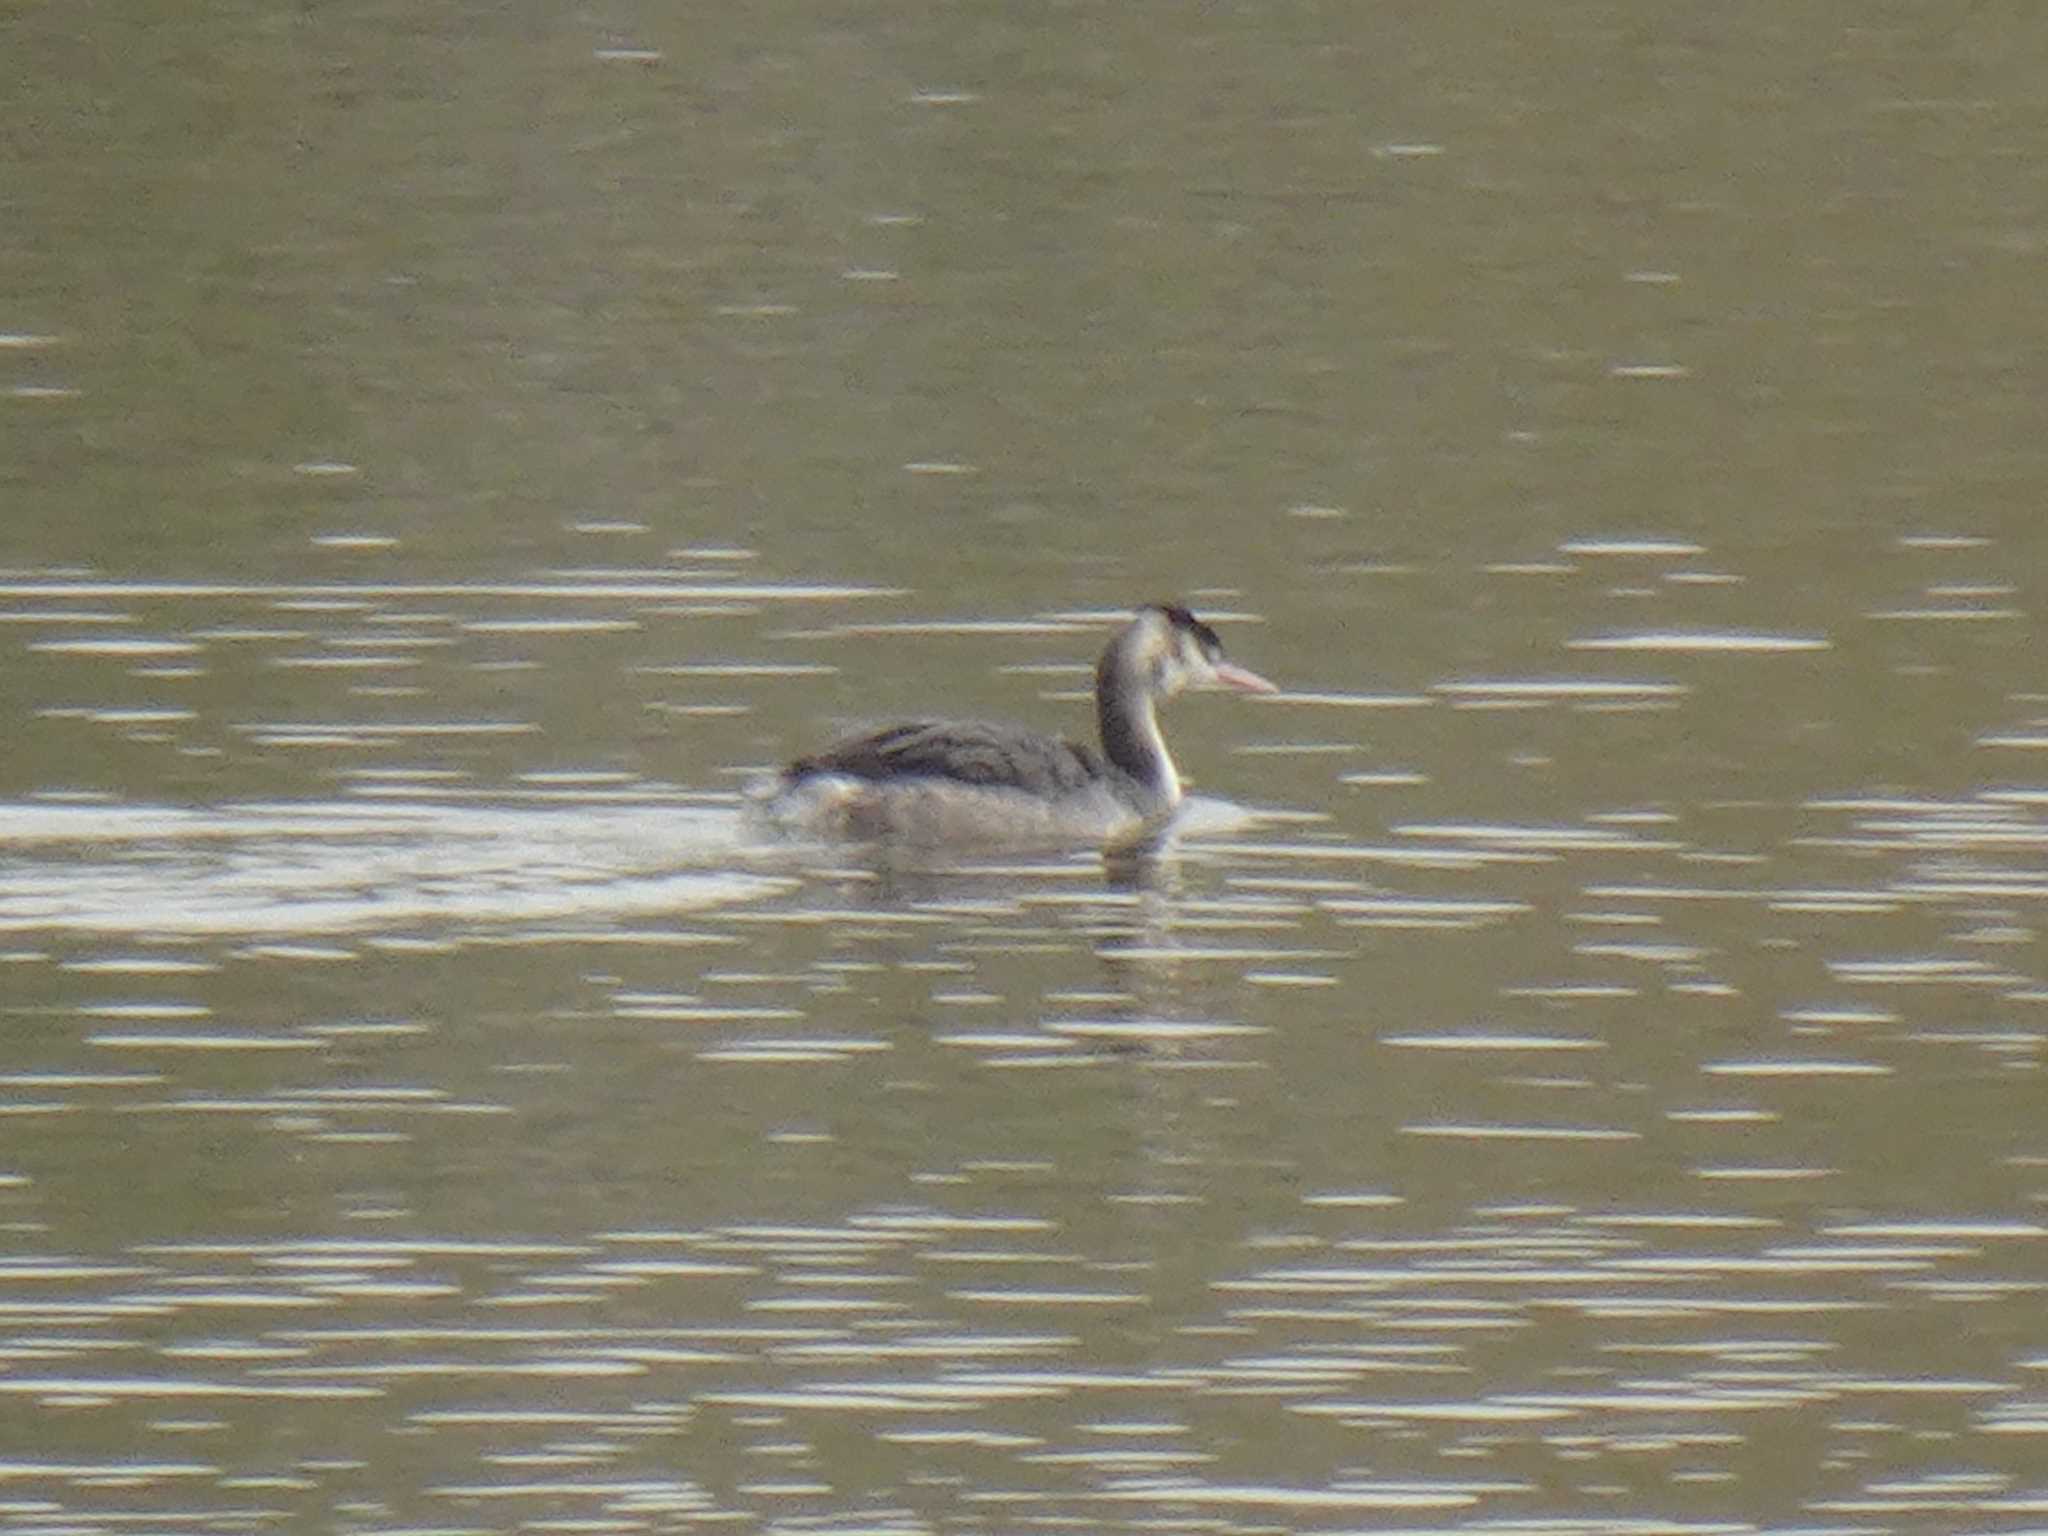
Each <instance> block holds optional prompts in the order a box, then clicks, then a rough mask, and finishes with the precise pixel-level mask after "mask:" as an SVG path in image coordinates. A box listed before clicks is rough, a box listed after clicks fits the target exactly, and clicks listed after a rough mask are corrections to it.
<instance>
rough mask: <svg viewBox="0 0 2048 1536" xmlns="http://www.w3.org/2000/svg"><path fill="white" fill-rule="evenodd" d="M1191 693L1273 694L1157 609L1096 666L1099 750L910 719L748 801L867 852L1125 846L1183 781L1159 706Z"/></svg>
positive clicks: (1164, 810)
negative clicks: (889, 847) (876, 848)
mask: <svg viewBox="0 0 2048 1536" xmlns="http://www.w3.org/2000/svg"><path fill="white" fill-rule="evenodd" d="M1187 688H1235V689H1238V690H1240V691H1243V692H1246V693H1274V692H1277V691H1278V690H1277V689H1276V688H1275V687H1274V685H1273V684H1272V683H1269V682H1267V681H1266V679H1265V678H1263V677H1261V676H1259V674H1258V673H1256V672H1252V671H1249V670H1247V669H1246V668H1244V667H1240V666H1238V665H1237V664H1236V663H1235V662H1232V661H1228V660H1226V659H1225V658H1224V655H1223V642H1222V641H1221V640H1220V639H1218V638H1217V635H1216V631H1215V630H1213V629H1211V628H1210V627H1209V626H1208V625H1207V624H1204V623H1203V622H1202V621H1201V620H1200V619H1198V618H1196V617H1195V616H1194V615H1193V614H1192V613H1190V612H1188V610H1187V609H1185V608H1181V607H1169V606H1165V605H1161V604H1152V605H1148V606H1146V607H1143V608H1140V609H1139V610H1138V611H1137V613H1136V615H1135V616H1133V618H1132V619H1131V621H1130V623H1128V624H1126V625H1125V626H1124V627H1123V628H1122V629H1121V630H1119V631H1118V632H1117V635H1116V637H1115V638H1114V639H1112V640H1111V641H1110V642H1109V645H1108V647H1107V648H1106V649H1105V650H1104V651H1103V653H1102V659H1101V660H1100V661H1098V662H1097V663H1096V665H1095V716H1096V723H1097V726H1098V729H1099V731H1100V733H1101V738H1102V747H1101V750H1100V751H1097V750H1096V749H1095V748H1093V747H1089V746H1084V745H1082V744H1081V743H1079V742H1073V741H1068V740H1066V739H1065V738H1064V737H1059V736H1048V735H1044V734H1042V733H1040V732H1038V731H1032V730H1026V729H1025V728H1024V727H1022V726H1015V725H983V724H979V723H976V722H972V721H958V720H906V721H903V722H901V723H900V724H896V725H888V726H884V727H882V728H881V729H880V730H876V731H868V732H864V733H862V734H860V735H857V736H849V737H846V738H845V739H843V740H840V741H836V742H834V743H833V744H832V745H831V746H829V747H827V748H825V749H824V750H823V751H822V752H815V753H812V754H811V755H809V756H807V757H800V758H798V759H797V760H796V761H795V762H793V763H791V764H790V765H789V766H788V767H786V768H784V769H783V770H782V771H781V772H780V773H779V774H776V775H774V776H773V777H772V778H770V779H768V780H766V781H765V782H763V783H762V784H760V785H758V786H756V787H755V788H753V789H752V790H750V791H749V795H750V799H751V800H752V802H753V806H754V808H755V811H756V813H757V815H758V816H759V817H760V818H761V819H762V820H763V821H765V823H766V824H767V825H768V826H769V827H770V828H772V829H774V830H775V831H778V832H780V833H783V834H785V835H796V836H805V837H822V838H845V839H853V840H857V841H863V842H869V841H876V842H904V843H915V844H931V845H952V844H977V843H978V844H984V845H986V844H1013V845H1014V844H1024V843H1032V844H1051V843H1077V842H1105V843H1116V842H1123V841H1127V840H1130V839H1133V838H1140V837H1143V836H1145V835H1147V834H1148V833H1149V832H1150V831H1152V830H1153V829H1155V828H1163V827H1164V826H1165V825H1166V823H1167V822H1168V821H1169V820H1170V819H1171V817H1172V815H1173V813H1174V811H1175V810H1176V809H1177V808H1178V807H1179V805H1180V803H1181V781H1180V773H1179V771H1178V770H1176V769H1175V767H1174V765H1173V758H1172V756H1171V755H1170V754H1169V753H1168V752H1167V750H1166V739H1165V738H1164V737H1163V736H1161V735H1160V733H1159V705H1160V704H1161V703H1162V702H1164V701H1165V700H1167V699H1170V698H1172V697H1173V696H1174V695H1175V694H1177V693H1179V692H1181V691H1182V690H1183V689H1187Z"/></svg>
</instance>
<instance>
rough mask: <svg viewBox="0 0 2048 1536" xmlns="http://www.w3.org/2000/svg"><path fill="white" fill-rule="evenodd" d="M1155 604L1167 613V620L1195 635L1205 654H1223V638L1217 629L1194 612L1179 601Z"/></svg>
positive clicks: (1196, 641)
mask: <svg viewBox="0 0 2048 1536" xmlns="http://www.w3.org/2000/svg"><path fill="white" fill-rule="evenodd" d="M1153 606H1154V607H1155V608H1157V609H1158V610H1159V611H1160V612H1161V613H1163V614H1165V615H1166V622H1167V623H1169V624H1171V625H1172V626H1173V627H1174V628H1175V629H1179V630H1185V631H1186V632H1187V633H1188V634H1190V635H1192V636H1194V638H1195V643H1196V644H1197V645H1199V646H1200V647H1201V648H1202V653H1203V654H1204V655H1205V656H1220V655H1222V654H1223V640H1222V638H1221V637H1220V636H1219V635H1218V634H1217V633H1216V631H1215V630H1213V629H1211V628H1210V627H1209V626H1208V625H1206V624H1204V623H1203V622H1202V621H1201V620H1200V619H1198V618H1196V617H1195V616H1194V614H1192V613H1190V612H1189V611H1188V610H1187V609H1186V608H1184V607H1182V606H1181V605H1180V604H1179V603H1155V604H1153Z"/></svg>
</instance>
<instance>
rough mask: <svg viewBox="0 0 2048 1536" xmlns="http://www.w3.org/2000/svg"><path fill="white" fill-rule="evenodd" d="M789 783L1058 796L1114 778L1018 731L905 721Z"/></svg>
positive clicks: (794, 770)
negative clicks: (893, 783)
mask: <svg viewBox="0 0 2048 1536" xmlns="http://www.w3.org/2000/svg"><path fill="white" fill-rule="evenodd" d="M788 772H789V777H790V778H792V779H796V778H802V777H803V776H804V775H805V774H810V773H843V774H848V775H850V776H852V777H854V778H857V779H877V780H880V779H939V780H946V781H950V782H952V783H955V784H972V785H976V786H979V787H982V788H988V789H1017V790H1023V791H1026V792H1027V793H1030V794H1038V795H1057V794H1065V793H1068V792H1071V791H1074V790H1080V789H1086V788H1087V787H1088V786H1089V785H1091V784H1094V783H1097V782H1099V781H1100V780H1101V779H1103V778H1104V777H1106V776H1107V773H1108V769H1107V768H1106V767H1105V766H1104V764H1103V761H1102V758H1101V756H1100V754H1098V753H1097V752H1095V751H1094V750H1093V749H1092V748H1089V747H1084V746H1081V745H1080V744H1079V743H1077V742H1072V741H1067V740H1065V739H1063V738H1061V737H1058V736H1047V735H1044V734H1043V733H1041V732H1038V731H1030V730H1025V729H1024V728H1023V727H1021V726H1015V725H980V724H974V723H969V722H962V721H957V720H906V721H904V722H903V723H901V724H900V725H889V726H884V727H882V729H880V730H878V731H870V732H868V733H867V734H865V735H861V736H848V737H845V738H843V739H842V740H839V741H836V742H834V743H833V744H832V745H831V746H829V747H827V748H825V749H824V750H823V751H822V752H814V753H812V754H811V755H810V756H808V757H800V758H798V759H797V760H796V761H795V762H793V763H791V764H790V765H789V770H788Z"/></svg>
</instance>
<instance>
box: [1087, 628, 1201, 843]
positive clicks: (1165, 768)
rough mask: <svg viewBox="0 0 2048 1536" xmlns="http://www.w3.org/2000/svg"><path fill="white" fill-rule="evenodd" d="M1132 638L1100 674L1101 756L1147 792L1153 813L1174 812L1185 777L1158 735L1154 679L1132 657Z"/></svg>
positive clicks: (1112, 651)
mask: <svg viewBox="0 0 2048 1536" xmlns="http://www.w3.org/2000/svg"><path fill="white" fill-rule="evenodd" d="M1129 639H1130V635H1129V634H1128V633H1126V635H1124V636H1122V637H1120V638H1119V639H1118V640H1117V641H1115V642H1113V643H1112V644H1111V645H1110V647H1109V649H1108V650H1106V651H1104V652H1103V653H1102V660H1101V661H1100V662H1098V663H1097V664H1096V668H1095V720H1096V725H1097V727H1098V728H1099V729H1100V730H1101V732H1102V755H1103V756H1104V757H1106V758H1108V759H1109V760H1110V762H1111V763H1113V764H1115V765H1116V766H1117V767H1118V768H1121V769H1122V770H1123V771H1124V772H1125V773H1127V774H1129V775H1130V776H1131V778H1133V779H1134V780H1136V781H1137V783H1138V786H1139V787H1140V788H1141V789H1143V790H1144V791H1145V794H1146V798H1147V799H1148V800H1150V801H1152V802H1153V804H1152V805H1151V807H1150V809H1152V810H1170V809H1172V808H1173V807H1174V806H1176V805H1178V804H1179V803H1180V774H1179V773H1178V772H1177V771H1175V769H1174V766H1173V758H1172V757H1171V756H1170V755H1169V754H1168V752H1167V750H1166V738H1165V737H1163V736H1161V735H1160V734H1159V714H1158V711H1157V709H1156V708H1155V707H1154V704H1153V698H1152V686H1151V679H1150V678H1149V677H1148V676H1147V674H1146V668H1145V665H1144V662H1143V659H1142V658H1141V657H1139V656H1136V655H1133V654H1131V653H1132V651H1133V650H1134V649H1135V647H1134V646H1132V645H1130V644H1129V643H1127V642H1128V641H1129Z"/></svg>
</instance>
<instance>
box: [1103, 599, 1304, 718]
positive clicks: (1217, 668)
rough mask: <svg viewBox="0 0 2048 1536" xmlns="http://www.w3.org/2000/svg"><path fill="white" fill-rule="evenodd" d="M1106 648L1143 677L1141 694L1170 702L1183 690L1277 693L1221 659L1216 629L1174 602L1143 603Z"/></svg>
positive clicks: (1253, 675) (1250, 672)
mask: <svg viewBox="0 0 2048 1536" xmlns="http://www.w3.org/2000/svg"><path fill="white" fill-rule="evenodd" d="M1112 649H1113V650H1117V651H1121V652H1123V659H1124V662H1125V665H1127V666H1129V667H1131V668H1132V669H1133V670H1135V671H1136V672H1137V674H1138V675H1139V676H1140V677H1141V678H1143V680H1144V683H1145V688H1146V691H1147V692H1148V693H1150V694H1151V695H1152V696H1153V697H1154V698H1157V699H1170V698H1172V697H1173V696H1174V695H1175V694H1176V693H1179V692H1180V691H1181V690H1182V689H1183V688H1238V689H1242V690H1243V691H1244V692H1246V693H1276V692H1278V691H1279V690H1278V689H1277V688H1276V687H1275V686H1274V685H1273V684H1272V683H1269V682H1267V681H1266V679H1264V678H1263V677H1261V676H1259V674H1258V673H1256V672H1252V671H1249V670H1247V669H1246V668H1244V667H1240V666H1238V665H1237V664H1236V663H1235V662H1231V661H1227V660H1225V659H1224V655H1223V642H1222V640H1220V639H1219V638H1218V637H1217V634H1216V631H1215V630H1213V629H1211V628H1210V627H1209V626H1208V625H1206V624H1204V623H1203V622H1202V621H1201V620H1200V619H1198V618H1196V617H1195V616H1194V615H1193V614H1192V613H1190V612H1188V610H1187V609H1185V608H1183V607H1181V606H1180V605H1179V604H1169V603H1148V604H1147V605H1146V606H1145V607H1143V608H1140V609H1139V610H1138V616H1137V617H1136V618H1135V619H1133V620H1132V621H1131V624H1130V627H1129V628H1128V629H1126V630H1125V631H1124V633H1123V636H1122V637H1121V639H1120V640H1119V642H1118V643H1117V644H1116V645H1115V646H1114V647H1113V648H1112Z"/></svg>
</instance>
